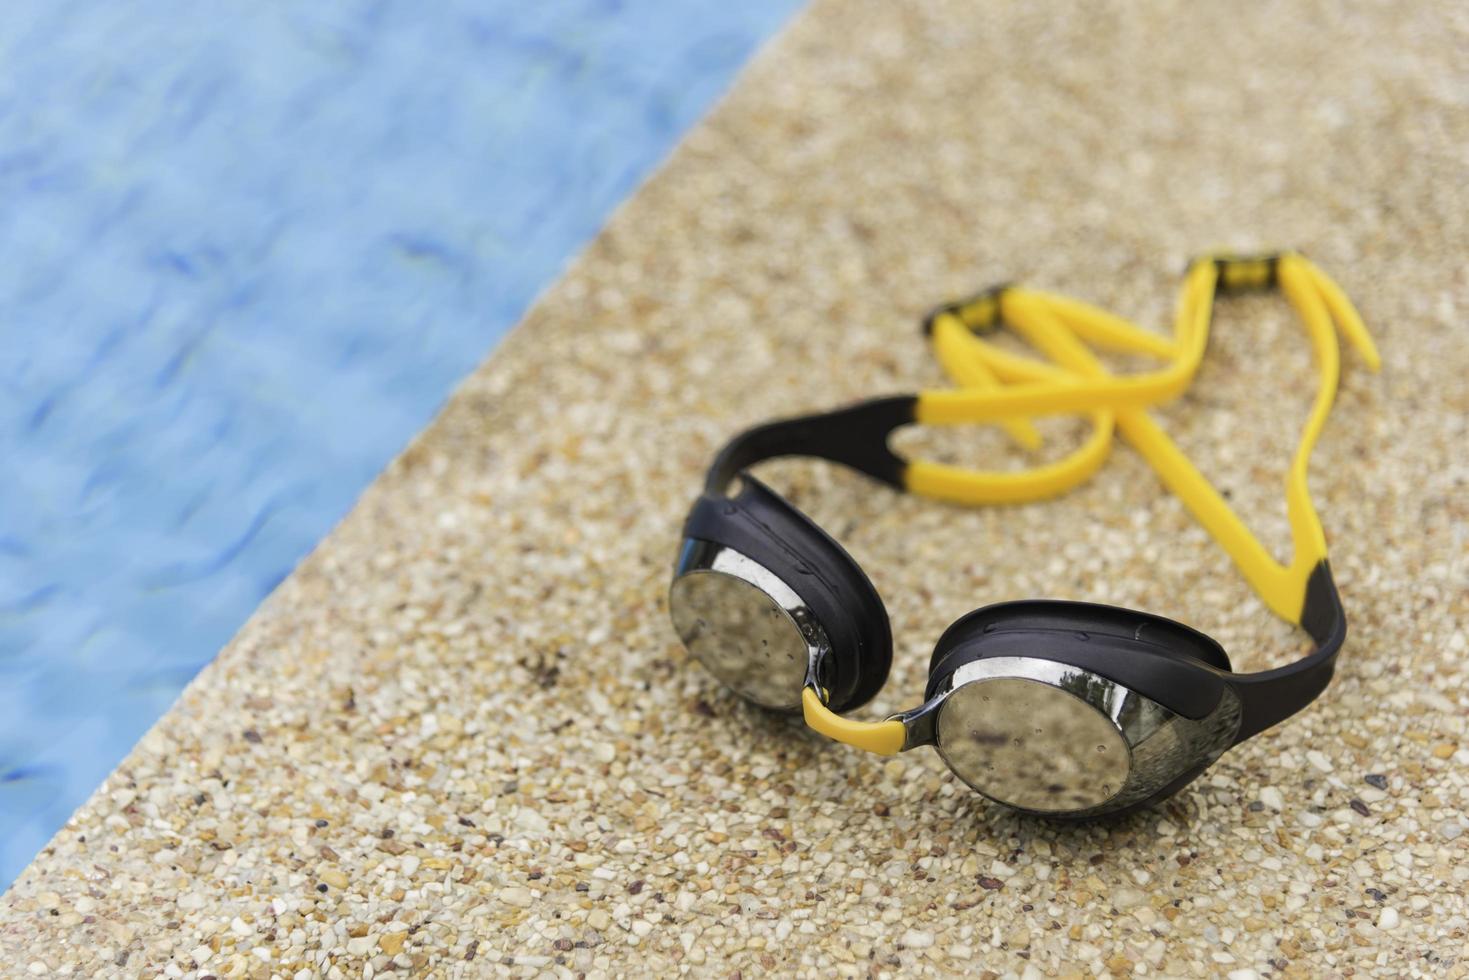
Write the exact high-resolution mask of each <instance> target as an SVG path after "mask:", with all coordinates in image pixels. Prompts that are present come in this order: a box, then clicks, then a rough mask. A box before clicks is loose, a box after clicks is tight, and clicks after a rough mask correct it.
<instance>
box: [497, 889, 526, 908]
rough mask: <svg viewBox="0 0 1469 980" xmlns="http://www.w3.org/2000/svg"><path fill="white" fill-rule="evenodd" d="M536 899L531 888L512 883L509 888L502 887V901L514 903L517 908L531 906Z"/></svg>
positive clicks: (508, 903)
mask: <svg viewBox="0 0 1469 980" xmlns="http://www.w3.org/2000/svg"><path fill="white" fill-rule="evenodd" d="M534 900H535V898H534V896H532V895H531V893H530V889H529V888H521V887H520V886H518V885H512V886H511V887H509V888H502V889H500V901H502V902H504V903H505V904H506V905H514V906H515V907H516V908H522V909H523V908H527V907H529V906H530V904H531V902H533V901H534Z"/></svg>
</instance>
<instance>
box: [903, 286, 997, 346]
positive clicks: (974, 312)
mask: <svg viewBox="0 0 1469 980" xmlns="http://www.w3.org/2000/svg"><path fill="white" fill-rule="evenodd" d="M1011 285H1012V284H1011V283H1008V282H1002V283H998V284H996V285H994V286H991V287H989V288H988V289H985V290H982V291H980V292H977V293H975V294H974V295H973V296H969V297H967V298H965V299H958V300H953V301H952V302H949V303H944V304H943V305H941V306H936V307H934V308H933V309H932V310H931V311H929V314H928V316H926V317H924V318H923V335H924V336H925V337H932V336H933V323H934V321H935V320H937V319H938V318H939V317H941V316H943V315H944V314H946V313H948V314H952V315H953V316H956V317H958V318H959V322H960V323H962V324H964V326H966V327H968V328H969V329H970V330H972V331H974V332H975V333H977V334H987V333H994V332H995V331H996V330H998V329H1000V327H1001V326H1002V325H1003V324H1002V322H1001V319H1000V297H1001V296H1003V295H1004V294H1005V290H1007V289H1009V288H1010V286H1011Z"/></svg>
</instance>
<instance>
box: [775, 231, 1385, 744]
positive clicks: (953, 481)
mask: <svg viewBox="0 0 1469 980" xmlns="http://www.w3.org/2000/svg"><path fill="white" fill-rule="evenodd" d="M1272 284H1278V285H1279V286H1280V288H1281V290H1282V291H1283V292H1284V293H1285V295H1286V297H1287V298H1288V299H1289V301H1290V302H1291V304H1292V306H1293V307H1294V308H1295V309H1296V311H1297V314H1298V315H1299V316H1300V317H1301V320H1302V322H1303V323H1304V324H1305V327H1306V331H1307V334H1308V335H1309V337H1310V338H1311V343H1312V347H1313V351H1314V354H1315V359H1316V362H1317V366H1318V370H1319V372H1320V384H1319V386H1318V388H1317V393H1316V397H1315V400H1314V402H1313V404H1312V408H1311V412H1310V415H1309V416H1308V418H1307V421H1306V425H1305V427H1304V430H1303V431H1302V434H1301V441H1300V444H1299V446H1298V447H1297V450H1296V453H1295V455H1294V457H1293V459H1292V462H1291V465H1290V468H1289V470H1288V472H1287V475H1286V481H1285V482H1286V507H1287V516H1288V519H1289V522H1290V526H1291V539H1292V548H1293V555H1292V559H1291V562H1290V564H1289V565H1282V564H1281V563H1279V562H1277V561H1276V560H1275V559H1274V558H1273V557H1272V556H1271V555H1270V553H1269V551H1267V550H1266V549H1265V547H1264V546H1263V545H1262V544H1261V543H1260V542H1259V540H1258V538H1256V537H1255V535H1254V534H1253V533H1252V532H1251V531H1250V529H1249V527H1248V526H1247V525H1245V523H1244V522H1243V521H1242V520H1240V518H1239V516H1238V515H1237V514H1235V512H1234V510H1233V509H1232V508H1231V507H1230V506H1229V504H1228V503H1227V502H1225V500H1224V498H1223V497H1222V496H1221V495H1220V494H1219V493H1218V491H1217V490H1215V489H1214V487H1213V485H1212V484H1211V483H1210V482H1209V480H1208V479H1207V478H1206V477H1205V476H1204V475H1203V474H1202V473H1201V472H1200V471H1199V470H1198V468H1197V467H1196V466H1194V464H1193V463H1192V461H1191V460H1189V458H1188V457H1187V456H1186V455H1185V454H1184V453H1183V451H1182V450H1181V449H1179V447H1178V445H1177V444H1176V443H1175V442H1174V441H1173V440H1172V439H1171V438H1170V437H1169V436H1168V434H1167V433H1166V432H1164V431H1163V429H1162V428H1161V427H1160V426H1159V425H1158V424H1157V422H1156V421H1154V420H1153V418H1152V417H1151V416H1149V415H1148V414H1147V412H1146V411H1144V410H1143V409H1141V408H1138V407H1135V406H1134V407H1117V408H1115V409H1114V408H1112V407H1110V406H1109V407H1107V408H1092V410H1091V412H1090V415H1091V418H1092V420H1093V431H1092V434H1091V436H1090V437H1089V439H1088V440H1087V442H1086V443H1085V444H1084V445H1083V446H1082V447H1081V449H1079V450H1077V451H1075V452H1073V453H1071V454H1069V455H1068V456H1067V457H1065V458H1063V459H1062V460H1060V461H1058V462H1057V463H1053V464H1049V465H1048V466H1042V467H1036V468H1033V469H1031V470H1027V471H1023V472H1018V473H1002V474H996V473H986V472H982V471H970V470H964V469H960V468H958V467H949V466H944V465H941V464H936V463H928V462H924V461H921V460H914V461H909V462H908V463H907V466H906V469H905V471H904V474H903V482H904V484H905V486H906V488H907V489H908V490H910V491H911V492H915V493H921V494H924V495H927V496H933V497H940V498H943V499H948V500H954V501H957V502H961V503H989V502H997V501H1000V500H1006V499H1014V500H1028V499H1036V498H1037V497H1039V496H1047V495H1050V494H1052V493H1057V492H1060V491H1061V490H1064V489H1067V488H1069V487H1070V486H1074V485H1076V484H1077V483H1079V482H1081V481H1082V480H1083V479H1085V478H1086V477H1087V476H1089V475H1091V473H1092V472H1095V469H1096V467H1097V466H1099V465H1100V463H1101V461H1102V459H1104V458H1105V455H1106V452H1107V450H1108V449H1109V448H1110V443H1111V435H1112V431H1113V428H1114V426H1115V427H1116V428H1118V429H1120V430H1121V431H1122V433H1123V435H1124V437H1125V438H1126V439H1127V440H1128V442H1129V443H1130V444H1132V445H1133V446H1134V447H1135V448H1136V449H1137V450H1138V451H1139V453H1140V454H1141V455H1142V456H1143V457H1144V458H1145V459H1146V460H1147V461H1148V463H1149V465H1150V466H1152V468H1153V469H1154V470H1155V471H1156V472H1157V473H1158V475H1159V477H1160V479H1162V481H1163V483H1164V485H1165V486H1167V487H1168V488H1169V490H1170V491H1172V492H1173V493H1175V494H1177V495H1178V497H1179V498H1180V499H1181V500H1182V501H1183V502H1184V504H1185V506H1187V507H1188V509H1189V511H1190V512H1191V513H1192V514H1193V515H1194V517H1195V519H1197V520H1198V521H1199V523H1200V524H1202V525H1203V526H1204V528H1205V529H1206V530H1207V531H1208V532H1209V533H1210V535H1211V536H1213V537H1214V539H1215V540H1216V541H1218V542H1219V544H1220V545H1221V547H1223V548H1224V550H1225V552H1226V553H1227V554H1228V555H1229V556H1230V558H1231V559H1232V560H1233V561H1234V562H1235V564H1236V565H1237V566H1238V567H1239V569H1240V571H1241V572H1242V573H1243V574H1244V576H1245V578H1246V580H1247V581H1249V583H1250V585H1251V587H1252V588H1253V589H1254V590H1255V591H1256V593H1257V594H1258V595H1260V597H1261V599H1262V600H1263V601H1264V602H1265V603H1266V605H1267V606H1268V607H1269V608H1270V609H1271V611H1273V612H1274V613H1276V614H1277V615H1279V616H1281V617H1282V618H1284V619H1286V620H1288V621H1289V622H1291V623H1295V624H1299V625H1302V626H1304V627H1305V628H1306V629H1307V631H1308V632H1309V633H1310V634H1311V636H1312V637H1313V639H1315V640H1316V642H1317V649H1316V650H1315V651H1314V652H1313V653H1312V654H1311V655H1309V656H1307V657H1305V658H1303V659H1302V660H1300V661H1297V662H1296V663H1293V664H1290V665H1288V666H1286V667H1282V668H1279V669H1278V670H1273V671H1264V672H1260V673H1256V674H1247V675H1238V676H1236V677H1235V678H1234V679H1233V681H1234V684H1235V686H1236V688H1237V690H1238V691H1239V693H1240V695H1241V697H1242V701H1243V709H1244V717H1243V719H1242V723H1241V730H1240V733H1239V736H1238V738H1239V740H1243V739H1245V738H1248V737H1250V736H1251V735H1254V734H1255V733H1257V732H1259V731H1261V730H1263V729H1265V728H1268V727H1270V726H1271V725H1273V724H1275V723H1276V722H1278V721H1280V720H1282V719H1283V718H1285V717H1288V716H1289V715H1290V714H1293V713H1294V712H1295V711H1297V710H1299V709H1300V708H1301V707H1304V705H1305V704H1307V703H1309V702H1310V701H1311V700H1312V699H1313V698H1314V697H1315V696H1316V695H1317V694H1318V693H1319V692H1320V690H1321V689H1322V688H1324V687H1325V686H1326V683H1327V682H1328V681H1329V679H1330V676H1331V672H1332V669H1333V664H1334V660H1335V656H1336V653H1337V651H1338V649H1339V648H1340V645H1341V641H1342V639H1343V638H1344V636H1345V616H1344V614H1343V613H1342V610H1341V604H1340V599H1339V597H1338V596H1337V593H1336V588H1335V585H1334V583H1333V582H1332V580H1331V575H1330V570H1329V568H1328V567H1327V565H1326V538H1325V534H1324V532H1323V530H1322V527H1321V521H1320V518H1319V516H1318V514H1317V512H1316V509H1315V507H1314V505H1313V504H1312V502H1311V498H1310V493H1309V488H1308V485H1307V472H1306V471H1307V466H1308V464H1309V460H1310V455H1311V452H1312V450H1313V449H1314V447H1315V444H1316V441H1317V439H1318V438H1319V436H1320V434H1321V430H1322V428H1323V427H1324V425H1325V421H1326V416H1327V415H1328V414H1329V412H1330V409H1331V405H1332V402H1333V400H1334V398H1335V394H1336V390H1337V385H1338V382H1339V379H1340V361H1341V358H1340V350H1339V346H1338V342H1337V336H1336V330H1340V331H1341V333H1342V334H1343V336H1345V337H1346V338H1347V340H1348V342H1349V343H1351V344H1352V345H1353V346H1354V347H1356V348H1357V350H1358V351H1359V353H1360V354H1361V355H1362V357H1363V359H1364V360H1365V361H1366V363H1367V366H1368V367H1369V368H1370V369H1371V370H1373V371H1376V370H1378V369H1379V367H1380V364H1381V359H1380V357H1379V355H1378V352H1377V348H1376V346H1375V345H1374V343H1373V342H1372V338H1371V336H1370V335H1369V334H1368V332H1367V329H1366V327H1365V325H1364V324H1363V323H1362V320H1361V317H1360V316H1359V315H1358V314H1357V312H1356V310H1355V309H1354V308H1353V306H1352V304H1351V302H1350V301H1349V300H1348V299H1347V297H1346V295H1345V294H1344V293H1343V292H1342V290H1341V289H1340V288H1339V287H1338V286H1337V285H1336V283H1334V282H1332V280H1331V279H1330V278H1329V277H1328V276H1327V275H1326V274H1325V273H1324V272H1322V271H1321V270H1320V269H1319V268H1317V267H1316V266H1315V265H1313V264H1312V263H1310V262H1309V261H1308V260H1306V259H1305V258H1303V257H1301V256H1299V255H1295V254H1286V255H1282V256H1278V257H1270V258H1266V259H1229V258H1222V259H1207V260H1202V261H1200V262H1197V263H1195V264H1194V265H1193V266H1192V267H1191V268H1190V270H1189V273H1188V276H1187V279H1186V281H1185V285H1184V290H1183V294H1182V296H1181V298H1180V301H1179V305H1178V316H1177V322H1176V326H1175V341H1174V342H1173V344H1172V345H1170V344H1169V342H1167V341H1164V340H1162V338H1159V337H1157V336H1156V335H1154V334H1150V333H1147V332H1145V331H1142V330H1140V329H1138V328H1137V327H1135V326H1133V325H1132V324H1129V323H1127V322H1126V321H1123V320H1120V319H1119V318H1117V317H1113V316H1111V315H1110V314H1107V313H1105V312H1104V311H1101V310H1097V309H1096V308H1094V307H1090V306H1087V305H1086V304H1083V303H1079V302H1077V301H1075V300H1070V299H1066V298H1064V297H1059V296H1053V295H1050V294H1046V293H1040V292H1036V291H1031V290H1023V289H1013V288H1012V289H1006V290H1004V291H1003V292H1000V291H996V292H994V293H993V294H992V295H990V296H988V297H986V300H987V302H986V303H985V304H984V305H983V306H981V307H980V308H979V309H978V310H977V311H976V310H975V309H974V308H973V307H972V306H971V307H969V308H964V307H959V308H955V309H950V310H946V311H942V312H940V313H939V314H937V315H936V316H935V317H934V318H933V319H932V320H931V327H930V330H931V334H932V337H933V342H934V347H935V351H936V353H937V355H938V357H939V360H940V362H941V364H942V365H943V367H944V369H945V371H946V373H948V374H949V376H950V377H951V378H953V379H954V380H955V381H956V382H958V383H961V384H962V383H964V381H963V379H965V378H977V379H979V384H976V385H973V386H972V388H980V387H982V388H983V389H984V393H983V397H985V398H990V399H994V400H996V401H998V400H1000V399H1001V398H1003V396H1000V395H996V393H995V387H996V384H997V383H1000V384H1003V383H1015V384H1018V385H1027V386H1030V390H1031V391H1033V392H1040V391H1043V390H1045V389H1048V388H1049V389H1051V390H1064V391H1065V392H1066V397H1068V398H1076V399H1078V403H1081V404H1089V405H1093V406H1094V405H1096V404H1098V401H1095V400H1103V401H1102V403H1103V404H1105V399H1107V398H1110V397H1112V396H1113V395H1114V394H1116V393H1117V392H1118V390H1119V389H1118V388H1117V387H1115V386H1113V385H1111V384H1110V381H1112V380H1114V379H1115V376H1112V375H1110V373H1109V372H1108V371H1107V368H1106V367H1105V365H1103V364H1102V362H1101V361H1100V360H1098V359H1097V357H1096V356H1095V355H1094V354H1093V353H1092V352H1091V351H1090V350H1089V349H1088V348H1087V346H1086V344H1085V343H1083V341H1090V342H1091V343H1093V344H1095V345H1096V346H1098V347H1104V348H1107V349H1110V350H1120V351H1127V352H1132V353H1148V354H1153V355H1156V356H1160V357H1173V358H1174V362H1173V363H1172V364H1170V365H1169V366H1168V367H1167V368H1165V369H1164V370H1163V371H1160V372H1154V375H1153V379H1152V380H1148V376H1138V377H1142V378H1143V382H1142V384H1141V385H1138V386H1137V387H1135V388H1133V389H1132V391H1133V394H1129V395H1126V396H1125V397H1126V398H1128V399H1130V398H1132V397H1137V396H1136V394H1135V393H1136V392H1137V391H1139V390H1142V389H1143V388H1144V387H1146V386H1149V385H1151V386H1153V387H1152V388H1151V390H1152V391H1153V392H1155V393H1159V394H1160V397H1161V396H1162V394H1163V393H1166V392H1167V391H1169V390H1171V389H1170V387H1169V385H1170V384H1171V379H1173V378H1176V377H1179V376H1182V377H1185V378H1192V377H1193V376H1194V374H1195V373H1196V372H1197V370H1198V366H1199V361H1200V359H1201V358H1202V354H1203V350H1204V346H1205V345H1206V343H1207V337H1208V331H1209V325H1210V321H1211V318H1212V315H1213V303H1214V297H1215V294H1216V292H1218V291H1219V290H1221V289H1222V290H1225V291H1228V290H1233V289H1239V288H1247V287H1258V286H1268V285H1272ZM1002 320H1003V322H1004V323H1006V324H1007V325H1009V326H1011V327H1013V328H1014V329H1015V331H1016V332H1017V333H1019V334H1020V335H1021V336H1023V337H1024V338H1025V339H1026V340H1027V341H1028V342H1029V343H1030V344H1031V345H1032V346H1034V347H1035V348H1036V349H1037V350H1039V351H1040V352H1041V353H1043V354H1044V355H1046V356H1047V357H1049V358H1050V359H1051V361H1053V362H1054V363H1046V362H1043V361H1039V360H1036V359H1034V358H1030V357H1025V356H1022V355H1018V354H1014V353H1010V352H1008V351H1004V350H1002V349H1000V348H998V347H996V346H994V345H992V344H989V343H988V342H986V341H984V340H982V339H981V338H980V337H978V336H976V334H975V330H976V329H980V330H985V329H988V328H989V327H990V326H991V325H992V324H997V323H999V322H1001V321H1002ZM975 365H983V366H984V371H983V373H981V372H980V371H978V370H975V368H974V366H975ZM1159 378H1161V379H1163V380H1162V381H1159V380H1158V379H1159ZM1129 380H1136V378H1134V379H1129ZM1010 390H1014V389H1010ZM973 393H975V394H978V393H977V392H973ZM930 397H931V395H930V394H929V393H924V394H922V395H920V396H918V400H917V403H916V404H915V406H914V415H915V418H916V419H917V420H919V421H922V420H924V419H925V418H928V419H929V420H930V421H931V420H932V418H933V416H932V415H927V416H926V414H925V412H924V408H923V406H924V403H925V400H926V399H929V398H930ZM930 404H931V402H930ZM987 413H988V409H987V408H984V407H981V409H980V411H979V412H978V413H977V414H978V415H980V416H981V417H987ZM952 421H957V419H953V420H952ZM1001 478H1003V479H1001ZM1001 488H1005V490H1002V489H1001ZM1006 491H1009V492H1010V493H1012V494H1013V496H1007V495H1006ZM802 708H803V713H804V715H805V720H806V723H807V724H808V725H809V726H810V727H811V728H813V729H815V730H816V731H818V732H821V733H822V734H824V735H826V736H828V737H829V738H833V739H835V740H837V741H840V742H845V743H847V744H849V745H854V746H857V747H858V748H862V749H865V750H867V751H869V752H875V753H878V754H881V755H892V754H894V753H897V752H899V751H901V750H902V748H903V746H904V739H905V737H906V730H905V728H904V726H903V724H902V723H901V722H900V721H897V720H895V719H891V718H890V719H887V720H885V721H881V722H860V721H852V720H850V719H847V718H843V717H841V716H840V715H837V714H836V713H834V712H832V711H831V710H830V709H829V708H827V707H826V705H825V704H824V703H823V699H822V698H821V696H820V693H819V692H818V691H817V690H815V689H814V688H807V689H806V690H805V691H804V692H803V696H802Z"/></svg>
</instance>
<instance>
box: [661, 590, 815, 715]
mask: <svg viewBox="0 0 1469 980" xmlns="http://www.w3.org/2000/svg"><path fill="white" fill-rule="evenodd" d="M669 607H670V610H671V612H672V614H673V628H674V629H675V630H676V631H677V632H678V635H679V638H680V639H681V640H683V642H684V646H686V647H687V648H688V650H689V653H691V654H693V655H694V656H695V657H696V658H698V660H699V662H700V663H702V664H703V665H704V666H705V667H707V668H708V669H709V672H710V673H711V674H713V675H714V676H715V677H717V678H719V679H720V680H721V681H723V682H724V683H725V684H727V685H729V687H730V688H731V689H733V690H734V691H735V693H737V694H739V695H740V696H742V697H745V698H748V699H749V700H751V701H754V702H755V703H756V704H760V705H764V706H765V707H767V708H795V707H798V706H799V705H800V703H801V688H802V687H803V686H804V684H805V681H806V662H807V647H806V639H805V637H804V636H802V634H801V630H800V628H799V627H798V626H797V625H796V622H795V620H793V619H791V617H790V616H789V615H788V614H787V613H786V611H785V610H784V609H782V608H781V606H780V604H779V603H777V602H776V601H775V600H774V599H772V598H771V597H770V596H768V595H766V594H765V593H764V592H762V591H761V590H760V589H758V588H756V587H755V586H753V585H751V584H750V583H749V582H746V581H745V580H743V579H739V578H735V577H734V576H732V575H725V574H722V573H720V572H710V571H700V572H690V573H688V574H686V575H683V576H681V577H679V578H678V579H677V580H676V581H675V582H674V583H673V589H672V591H671V592H670V593H669Z"/></svg>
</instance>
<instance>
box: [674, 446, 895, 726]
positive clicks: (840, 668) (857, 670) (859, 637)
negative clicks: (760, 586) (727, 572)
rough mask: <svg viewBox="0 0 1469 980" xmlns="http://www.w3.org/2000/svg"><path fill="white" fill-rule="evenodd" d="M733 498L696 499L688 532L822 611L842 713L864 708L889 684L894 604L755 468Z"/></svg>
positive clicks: (830, 680) (835, 703) (833, 693)
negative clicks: (738, 556) (761, 570)
mask: <svg viewBox="0 0 1469 980" xmlns="http://www.w3.org/2000/svg"><path fill="white" fill-rule="evenodd" d="M740 481H741V487H740V491H739V493H737V494H736V495H735V496H733V497H725V496H723V495H721V494H717V493H706V494H704V495H703V496H701V497H700V498H699V499H698V500H697V501H695V502H694V506H693V508H692V509H691V510H690V511H689V516H688V519H687V520H686V521H685V523H684V531H683V533H684V537H685V538H694V539H698V540H701V541H708V542H711V543H713V544H720V545H724V546H725V547H728V548H733V549H734V550H736V551H738V552H740V553H742V554H744V555H745V556H747V557H748V558H750V559H751V560H753V561H755V562H757V563H759V564H760V565H762V566H764V567H765V568H766V569H767V570H768V571H769V572H771V574H773V575H775V576H776V577H777V578H779V579H780V580H781V581H782V582H785V583H786V585H788V586H790V588H791V590H792V591H793V592H795V593H796V595H798V596H800V597H801V599H802V601H804V602H805V603H806V605H807V606H808V607H809V608H810V609H811V611H812V613H814V614H815V616H816V618H817V620H818V621H819V622H820V623H821V626H822V629H824V630H825V631H826V635H827V639H828V640H830V642H831V646H832V652H831V655H830V657H829V658H828V661H827V666H826V676H825V677H823V678H822V679H821V680H822V683H823V684H824V685H825V687H826V688H827V692H828V698H829V700H828V704H829V706H830V707H831V709H832V710H833V711H836V712H838V713H840V712H844V711H849V710H851V709H853V708H858V707H861V706H862V705H864V704H866V703H867V702H868V701H871V700H872V698H873V697H875V696H876V694H877V692H878V691H880V690H882V686H883V684H885V683H887V678H888V672H889V671H890V670H891V668H892V662H893V634H892V627H891V625H890V624H889V622H888V616H887V610H886V609H885V608H884V606H883V603H882V599H881V597H879V596H878V594H877V589H875V588H874V587H873V585H872V582H871V581H870V580H869V579H868V578H867V576H866V575H865V574H863V572H862V569H861V568H860V567H859V566H858V564H857V562H856V561H855V560H853V558H852V556H851V555H849V554H847V552H846V550H845V549H844V548H843V547H842V546H841V545H840V544H838V543H837V542H836V540H835V539H834V538H832V537H831V536H830V535H829V534H827V533H826V532H825V531H823V530H821V528H819V527H817V525H816V523H815V522H814V521H812V520H811V519H810V518H809V517H807V516H806V515H805V514H802V513H801V512H800V511H799V510H797V509H796V508H795V507H794V506H792V505H791V503H790V502H789V501H787V500H785V498H783V497H781V496H780V495H779V494H777V493H776V492H775V491H773V490H771V489H770V488H769V487H767V486H766V485H765V484H763V483H761V482H760V481H759V480H757V479H755V478H754V477H752V476H750V475H749V474H748V473H742V474H740Z"/></svg>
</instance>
